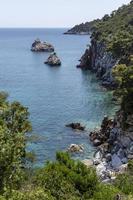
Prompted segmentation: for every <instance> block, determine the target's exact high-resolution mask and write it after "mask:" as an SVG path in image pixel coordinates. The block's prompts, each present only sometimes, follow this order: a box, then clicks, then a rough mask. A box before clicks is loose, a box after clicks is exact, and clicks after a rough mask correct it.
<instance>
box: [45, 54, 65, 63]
mask: <svg viewBox="0 0 133 200" xmlns="http://www.w3.org/2000/svg"><path fill="white" fill-rule="evenodd" d="M45 64H47V65H50V66H60V65H61V61H60V59H59V58H58V56H57V55H56V53H52V54H51V55H50V56H49V57H48V59H47V61H46V62H45Z"/></svg>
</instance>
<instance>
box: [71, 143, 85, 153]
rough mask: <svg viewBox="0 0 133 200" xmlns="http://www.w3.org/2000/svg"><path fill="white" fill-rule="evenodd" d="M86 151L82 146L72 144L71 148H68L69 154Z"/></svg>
mask: <svg viewBox="0 0 133 200" xmlns="http://www.w3.org/2000/svg"><path fill="white" fill-rule="evenodd" d="M83 151H84V147H83V146H82V145H78V144H71V145H70V147H69V148H68V152H70V153H76V152H79V153H82V152H83Z"/></svg>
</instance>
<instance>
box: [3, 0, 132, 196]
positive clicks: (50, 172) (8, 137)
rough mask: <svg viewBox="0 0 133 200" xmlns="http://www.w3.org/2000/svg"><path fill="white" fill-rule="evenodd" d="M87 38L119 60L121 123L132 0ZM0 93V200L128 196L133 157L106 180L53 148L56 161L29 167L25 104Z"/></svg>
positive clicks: (127, 105)
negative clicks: (120, 171)
mask: <svg viewBox="0 0 133 200" xmlns="http://www.w3.org/2000/svg"><path fill="white" fill-rule="evenodd" d="M93 28H94V30H95V31H94V32H93V35H92V37H93V38H95V39H97V40H99V41H101V42H104V43H105V44H106V46H107V49H108V50H109V51H111V52H113V54H114V56H117V57H118V58H120V60H121V61H120V62H121V63H122V64H119V65H117V66H116V67H115V68H114V69H113V74H114V76H115V78H116V81H117V83H118V89H117V90H116V91H115V93H116V95H117V96H119V97H120V98H121V107H122V110H123V113H124V114H123V124H124V127H126V128H127V126H128V123H127V120H128V118H129V116H131V115H132V113H133V56H132V55H133V1H132V2H131V3H130V4H129V5H127V6H122V7H121V8H119V9H118V10H117V11H114V12H112V14H111V15H110V16H109V15H105V16H104V17H103V18H102V20H100V21H99V20H98V21H95V23H94V24H93ZM7 97H8V95H7V94H6V93H4V92H1V93H0V200H7V199H9V200H115V199H117V198H116V196H117V195H118V194H122V196H123V200H126V199H127V200H133V161H130V162H129V164H128V170H127V171H126V172H125V173H124V174H123V175H119V176H118V177H117V179H116V181H115V183H114V184H112V185H105V184H102V183H100V182H99V180H98V177H97V176H96V172H95V170H94V169H93V168H87V167H86V166H85V165H84V164H82V163H81V162H80V161H74V160H72V159H71V158H70V156H69V154H67V153H60V152H58V153H57V155H56V161H54V162H48V163H47V164H46V165H45V166H44V167H43V168H40V169H33V168H32V162H33V161H34V159H35V157H34V155H33V154H32V153H30V152H26V139H27V133H28V132H29V131H31V124H30V122H29V120H28V117H29V112H28V109H27V108H25V107H24V106H22V105H21V104H20V103H19V102H13V103H10V102H9V101H8V100H7Z"/></svg>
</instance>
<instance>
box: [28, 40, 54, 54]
mask: <svg viewBox="0 0 133 200" xmlns="http://www.w3.org/2000/svg"><path fill="white" fill-rule="evenodd" d="M31 51H34V52H53V51H54V47H53V46H52V45H51V44H49V43H47V42H41V41H40V40H39V39H36V40H35V41H34V42H33V44H32V46H31Z"/></svg>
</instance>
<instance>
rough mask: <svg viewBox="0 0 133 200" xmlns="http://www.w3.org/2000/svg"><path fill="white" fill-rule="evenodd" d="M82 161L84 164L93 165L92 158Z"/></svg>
mask: <svg viewBox="0 0 133 200" xmlns="http://www.w3.org/2000/svg"><path fill="white" fill-rule="evenodd" d="M82 163H83V164H85V165H86V166H87V167H92V166H93V160H91V159H85V160H82Z"/></svg>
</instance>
